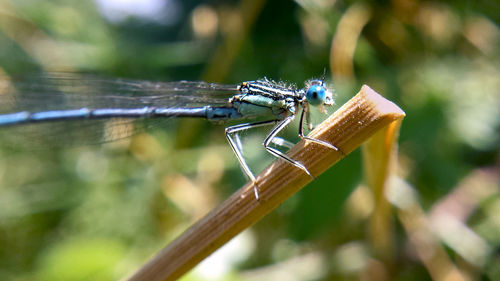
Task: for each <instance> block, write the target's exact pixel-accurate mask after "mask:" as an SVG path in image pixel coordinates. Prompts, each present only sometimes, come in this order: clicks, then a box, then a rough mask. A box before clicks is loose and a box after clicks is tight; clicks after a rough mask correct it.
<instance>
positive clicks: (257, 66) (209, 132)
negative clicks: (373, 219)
mask: <svg viewBox="0 0 500 281" xmlns="http://www.w3.org/2000/svg"><path fill="white" fill-rule="evenodd" d="M97 2H98V1H95V2H92V1H76V0H75V1H34V0H31V1H30V0H25V1H0V14H1V16H0V17H1V18H0V71H2V72H4V73H6V74H8V75H18V74H24V73H29V72H33V71H37V70H51V71H53V70H56V71H60V70H64V71H68V70H69V71H80V72H90V73H95V74H98V75H102V76H111V77H115V76H117V77H128V78H136V79H147V80H164V81H170V80H181V79H183V80H203V79H206V77H214V78H213V80H218V82H225V83H233V84H234V83H238V82H241V81H246V80H253V79H257V78H261V77H264V76H267V77H268V78H272V79H275V80H280V79H283V80H284V81H287V82H290V83H296V84H297V85H299V86H302V85H303V84H302V83H303V81H304V80H306V79H309V78H311V77H320V76H321V75H322V73H323V70H324V69H325V68H326V69H327V76H329V75H331V76H332V77H333V83H334V87H335V92H336V95H337V96H336V103H337V105H341V104H342V103H343V102H344V101H346V100H347V99H349V98H350V97H351V96H353V95H354V94H355V93H356V92H357V91H358V89H359V88H360V86H361V85H362V84H368V85H370V86H371V87H372V88H374V89H375V90H376V91H377V92H379V93H381V94H383V95H384V96H387V97H389V98H390V99H391V100H393V101H394V102H395V103H396V104H398V105H400V107H401V108H402V109H403V110H405V112H406V114H407V117H406V118H405V120H404V122H403V125H402V128H401V136H400V168H399V173H400V175H401V176H402V177H403V178H405V179H406V180H407V182H408V183H409V184H410V185H411V186H412V187H413V188H414V189H415V191H416V192H417V193H418V194H419V196H420V197H419V198H418V200H419V202H420V203H421V204H422V205H423V206H424V207H423V208H424V210H425V211H426V212H427V211H429V212H428V213H426V214H429V216H430V214H431V212H430V211H431V210H433V208H436V206H439V203H440V202H442V201H444V200H445V199H449V198H453V194H454V192H456V191H457V190H460V189H461V188H463V187H464V186H466V187H467V186H472V187H476V186H479V187H482V188H479V187H477V188H471V189H468V190H482V191H483V193H479V192H478V193H474V194H472V195H470V194H469V197H470V198H476V199H477V200H475V201H474V200H473V205H472V206H470V208H468V206H465V205H460V204H458V207H457V208H458V209H457V211H456V212H457V213H460V214H462V212H465V213H467V211H468V213H467V215H465V217H464V218H462V223H463V224H464V226H465V227H466V229H468V230H470V231H472V232H473V233H475V234H477V237H478V239H480V240H481V241H482V243H484V245H486V249H487V250H485V252H486V253H487V254H486V256H485V261H483V262H481V263H477V264H470V261H468V260H467V258H466V257H463V256H461V252H460V251H459V250H458V248H457V247H455V246H453V245H449V243H448V242H446V241H440V242H441V243H442V244H443V245H446V246H447V247H449V248H448V250H449V254H450V257H452V260H453V261H454V262H456V264H457V266H459V267H460V269H461V270H464V271H465V272H466V273H467V274H468V275H469V276H470V277H471V278H472V279H480V278H490V279H492V280H493V279H499V278H500V275H499V274H500V273H499V272H498V268H499V267H500V257H499V254H498V251H496V252H495V251H494V249H495V248H498V246H499V243H500V241H499V239H498V233H499V232H500V230H499V229H500V224H499V223H498V210H499V207H498V206H500V196H499V192H498V190H499V186H498V182H499V180H498V179H499V177H500V175H499V168H498V165H499V164H498V163H499V161H498V155H500V154H499V151H500V150H499V148H500V146H499V144H500V110H499V108H500V94H499V90H498V89H500V67H499V66H500V58H499V54H500V48H499V47H500V44H499V42H500V28H499V26H498V25H499V21H500V18H499V13H498V11H499V8H500V7H499V4H498V3H497V1H476V2H471V1H445V2H442V1H439V2H438V1H436V2H433V1H427V2H415V1H375V2H373V1H372V2H370V1H369V2H366V3H365V2H360V1H343V2H342V1H319V0H318V1H295V2H294V1H267V2H265V4H264V6H263V7H262V10H259V9H258V8H255V7H254V6H252V5H255V6H257V5H258V4H255V3H258V2H259V1H243V3H246V2H250V3H254V4H248V3H246V4H245V5H247V6H245V7H246V8H247V9H246V10H244V11H242V12H241V13H238V5H239V4H238V3H234V1H215V2H214V1H201V2H200V1H167V2H169V3H175V5H174V4H171V6H167V8H165V9H164V10H162V13H160V15H159V17H160V19H157V18H155V17H154V16H146V17H137V16H135V17H134V16H128V17H124V18H122V19H121V20H118V21H114V22H113V21H111V20H109V19H107V18H106V17H104V16H103V13H102V11H101V10H100V9H99V8H98V6H97V5H96V3H97ZM125 2H126V1H125ZM138 2H140V1H138ZM145 2H149V1H145ZM172 5H173V6H172ZM176 5H177V6H176ZM241 5H243V4H241ZM252 7H253V8H255V9H252ZM353 7H354V8H357V9H358V10H357V11H366V12H367V13H366V15H368V17H365V18H356V14H355V13H354V12H355V11H356V9H353ZM360 14H361V13H360ZM252 17H253V18H254V20H251V18H252ZM243 18H250V20H247V22H241V21H240V20H241V19H243ZM347 20H349V21H350V23H351V24H354V25H355V24H357V23H359V22H363V21H365V22H366V24H364V25H363V26H362V29H361V33H360V34H358V36H356V35H355V32H354V31H352V32H350V31H351V30H347V31H348V32H346V33H345V34H347V35H353V34H354V35H353V36H354V37H355V38H354V41H349V40H347V39H346V38H343V37H340V34H341V32H340V31H341V28H342V26H343V28H346V26H349V25H345V24H344V23H345V22H346V21H347ZM245 24H246V26H245ZM343 24H344V25H343ZM344 31H345V30H344ZM334 38H336V39H337V38H338V39H339V41H334ZM239 40H241V41H239ZM332 41H333V42H336V43H337V44H340V47H341V48H346V49H351V50H352V51H353V56H352V59H350V58H349V56H347V55H346V56H345V57H343V56H340V57H339V56H334V55H332V54H333V52H332ZM217 54H223V55H222V56H217ZM231 54H234V57H233V56H231ZM336 54H338V53H336ZM340 54H342V53H340ZM344 55H345V53H344ZM224 66H226V67H227V70H226V72H227V75H224V73H226V72H225V71H224V69H223V67H224ZM349 67H351V68H352V72H349V71H343V70H344V69H349ZM1 98H2V97H1V93H0V99H1ZM167 125H168V127H159V129H157V130H152V131H148V132H144V133H141V134H138V135H137V136H135V137H133V138H131V139H127V140H123V141H118V142H116V143H109V144H103V145H94V146H83V147H80V146H78V147H71V146H70V147H69V148H68V147H56V148H45V149H44V148H43V147H44V145H43V143H42V144H41V145H40V144H37V145H39V146H40V147H41V148H40V149H39V148H38V147H37V149H34V150H33V149H27V150H26V149H25V148H26V147H25V146H22V145H21V144H22V143H23V142H24V141H27V142H28V143H29V145H31V144H32V143H34V142H36V140H34V139H33V138H31V139H28V140H26V139H25V138H26V136H24V135H18V136H15V137H16V141H17V142H18V143H17V145H18V146H17V147H12V146H11V145H9V146H7V139H8V138H10V137H11V136H9V135H7V133H6V132H7V131H0V279H1V280H112V279H119V278H123V276H126V275H127V274H130V273H131V272H133V271H134V269H136V268H138V267H140V265H141V264H143V263H144V262H145V261H146V260H147V258H148V257H149V256H151V255H152V254H153V253H155V252H157V251H158V250H159V249H161V247H163V246H164V245H166V243H167V242H168V241H170V240H171V239H173V238H175V236H176V235H177V234H178V233H179V232H181V231H183V230H185V229H186V228H187V227H188V226H189V225H190V224H191V223H192V222H193V221H195V220H196V219H198V218H199V217H200V216H202V215H203V214H205V213H206V212H207V211H208V210H210V209H211V208H213V207H214V206H216V205H217V204H218V203H220V202H221V201H222V200H223V199H224V198H226V197H227V196H229V194H231V192H233V191H234V189H235V188H238V187H239V186H241V184H243V183H244V182H245V179H244V177H243V175H242V174H241V173H240V170H239V167H238V164H237V161H236V158H234V157H233V155H232V152H231V151H230V148H229V146H228V145H227V143H226V140H225V138H224V134H223V126H218V125H217V124H206V123H204V122H198V121H192V120H182V121H180V122H178V123H175V122H169V123H168V124H167ZM291 127H292V128H289V129H288V131H287V133H286V136H285V137H286V138H287V139H290V140H297V137H296V127H293V126H291ZM44 134H50V132H45V133H44ZM61 137H63V136H61ZM263 137H264V135H263V132H262V131H259V130H257V132H249V133H248V134H246V135H244V138H245V141H246V142H247V143H248V146H246V147H248V148H247V150H248V151H247V155H248V156H249V158H250V161H249V163H250V166H251V167H252V168H253V169H255V170H258V169H262V168H263V167H265V166H266V165H268V164H269V163H270V162H271V160H272V159H273V158H272V157H269V155H267V154H266V153H265V152H264V151H263V149H262V148H261V146H260V143H261V141H262V140H261V139H262V138H263ZM37 140H38V139H37ZM361 170H362V168H361V160H360V157H359V154H358V153H353V154H352V155H349V156H348V157H347V158H346V159H345V160H343V161H341V163H339V165H337V166H335V167H334V168H333V169H332V170H331V171H329V172H327V173H325V174H324V175H322V176H321V177H320V178H319V179H318V180H317V181H315V182H313V183H312V184H311V185H310V186H309V187H308V188H306V189H304V190H303V191H301V192H299V193H298V194H296V195H295V196H294V197H293V198H291V200H290V201H289V202H287V203H286V204H284V205H283V206H282V207H280V208H279V209H278V210H276V211H275V212H273V213H272V214H270V215H269V216H268V217H267V218H265V219H264V220H263V221H261V222H259V223H258V224H257V225H255V227H254V228H253V229H252V232H251V235H250V236H251V237H252V238H251V239H247V240H244V239H243V240H238V238H237V239H236V241H240V242H237V243H244V244H245V246H246V247H247V248H248V249H250V250H248V251H246V252H245V253H244V254H243V251H242V254H241V255H240V258H239V259H235V258H231V259H229V258H226V259H221V261H219V265H220V264H223V265H224V266H227V268H224V269H223V270H222V271H221V272H223V274H220V275H218V279H219V280H221V279H222V278H228V279H233V280H234V279H237V278H243V277H241V276H243V275H244V273H245V274H248V275H249V276H250V275H252V274H254V275H255V276H263V277H262V278H264V277H265V276H266V275H265V273H266V272H265V270H270V271H272V273H274V274H279V273H283V272H294V271H290V270H293V269H296V270H302V269H301V267H300V266H299V265H300V264H304V263H306V262H310V264H308V265H310V267H309V268H314V269H315V270H314V271H313V272H309V271H307V270H305V269H304V271H302V272H307V274H306V273H304V274H299V273H296V274H295V277H296V278H298V279H296V280H313V279H315V280H351V279H358V278H362V277H363V276H364V277H366V276H370V275H369V274H370V269H371V270H374V271H377V270H382V271H383V273H380V272H378V273H377V274H382V275H384V274H385V276H386V277H387V278H388V280H423V279H425V278H429V276H430V275H429V273H428V268H426V267H425V266H424V265H423V263H422V262H421V261H420V260H419V259H418V258H417V257H416V254H415V253H414V252H415V251H413V250H408V249H409V248H411V247H409V246H408V245H409V242H408V233H406V232H405V231H404V230H403V229H402V227H399V226H400V225H399V223H396V225H397V227H396V229H395V230H393V231H394V233H395V237H396V240H395V241H392V242H393V248H394V252H393V253H391V254H392V255H393V256H394V257H397V258H395V259H394V260H392V262H387V263H385V264H384V260H383V259H380V261H379V260H377V258H378V257H376V256H373V255H372V254H373V253H372V252H371V251H370V247H369V241H368V240H369V238H368V236H369V235H368V234H367V232H368V227H367V225H368V220H369V219H368V218H369V216H370V212H371V209H370V208H371V207H373V198H372V197H370V195H367V194H366V193H364V191H363V189H362V188H361V187H359V185H360V184H361V183H362V181H363V180H362V178H361ZM480 172H487V174H488V175H489V176H485V177H481V178H480V179H478V178H477V177H475V176H474V175H476V173H480ZM354 190H356V191H355V192H353V191H354ZM485 190H486V191H485ZM441 200H442V201H441ZM458 202H461V201H458ZM370 206H371V207H370ZM469 219H470V220H469ZM241 241H243V242H241ZM447 243H448V244H447ZM481 245H483V244H481ZM346 257H349V258H350V259H346ZM235 260H237V262H235ZM339 261H342V263H340V262H339ZM339 264H340V265H339ZM264 266H269V267H268V268H267V269H264ZM201 268H202V267H200V269H199V271H195V272H194V273H192V274H190V275H189V277H188V278H189V280H204V279H203V278H205V277H206V276H207V274H208V273H207V272H208V271H207V270H206V268H205V270H202V269H201ZM250 269H252V270H250ZM214 270H215V269H214ZM212 273H213V272H212ZM263 274H264V275H263ZM268 274H271V273H269V272H268ZM283 274H284V273H283ZM228 276H231V277H228ZM235 276H236V277H235ZM269 276H272V275H269ZM232 277H234V278H232ZM257 278H258V277H257ZM268 279H269V278H268ZM271 279H272V278H271ZM275 279H276V278H275ZM285 279H286V278H285Z"/></svg>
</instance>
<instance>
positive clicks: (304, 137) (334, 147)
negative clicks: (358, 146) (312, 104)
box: [299, 107, 345, 156]
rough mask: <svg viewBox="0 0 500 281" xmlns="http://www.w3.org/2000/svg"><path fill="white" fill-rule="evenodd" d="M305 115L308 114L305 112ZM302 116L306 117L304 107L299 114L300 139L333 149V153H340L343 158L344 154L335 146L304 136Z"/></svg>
mask: <svg viewBox="0 0 500 281" xmlns="http://www.w3.org/2000/svg"><path fill="white" fill-rule="evenodd" d="M307 114H309V113H308V112H307ZM304 115H306V109H305V107H302V112H301V114H300V121H299V137H300V138H301V139H305V140H309V141H312V142H315V143H318V144H321V145H324V146H326V147H328V148H331V149H333V150H335V151H338V152H340V154H342V156H345V153H344V152H343V151H342V150H340V149H339V148H338V147H336V146H335V145H333V144H331V143H328V142H326V141H322V140H318V139H315V138H311V137H308V136H305V135H304ZM306 119H307V120H309V118H306ZM308 122H310V121H308Z"/></svg>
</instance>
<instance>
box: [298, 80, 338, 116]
mask: <svg viewBox="0 0 500 281" xmlns="http://www.w3.org/2000/svg"><path fill="white" fill-rule="evenodd" d="M305 91H306V99H307V102H308V103H309V104H311V105H313V106H316V107H318V109H319V111H321V112H322V113H326V110H325V108H324V106H332V105H333V104H334V101H333V93H332V91H330V89H328V87H327V86H326V83H325V81H324V80H319V79H313V80H310V81H308V82H307V83H306V88H305Z"/></svg>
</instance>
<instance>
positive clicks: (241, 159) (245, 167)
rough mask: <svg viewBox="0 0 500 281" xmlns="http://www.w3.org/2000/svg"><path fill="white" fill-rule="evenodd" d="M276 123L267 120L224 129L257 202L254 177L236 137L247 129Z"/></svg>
mask: <svg viewBox="0 0 500 281" xmlns="http://www.w3.org/2000/svg"><path fill="white" fill-rule="evenodd" d="M276 122H278V120H268V121H263V122H257V123H245V124H239V125H235V126H231V127H227V128H226V138H227V140H228V141H229V145H230V146H231V149H233V152H234V154H235V155H236V158H237V159H238V162H239V163H240V166H241V168H242V169H243V172H244V173H245V175H246V176H247V177H248V179H249V180H250V181H251V182H252V184H253V188H254V189H253V190H254V193H255V198H256V199H257V201H259V191H258V189H257V182H256V180H255V176H254V175H253V173H252V171H251V170H250V168H249V167H248V165H247V163H246V161H245V158H244V157H243V151H242V145H241V140H240V137H239V136H238V132H241V131H245V130H248V129H252V128H257V127H261V126H267V125H271V124H275V123H276ZM233 134H234V136H235V139H236V141H235V140H234V139H233V137H232V135H233Z"/></svg>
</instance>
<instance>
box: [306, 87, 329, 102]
mask: <svg viewBox="0 0 500 281" xmlns="http://www.w3.org/2000/svg"><path fill="white" fill-rule="evenodd" d="M325 96H326V90H325V87H323V86H320V85H312V86H311V87H309V89H307V93H306V99H307V101H308V102H309V103H310V104H311V105H321V104H323V103H325Z"/></svg>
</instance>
